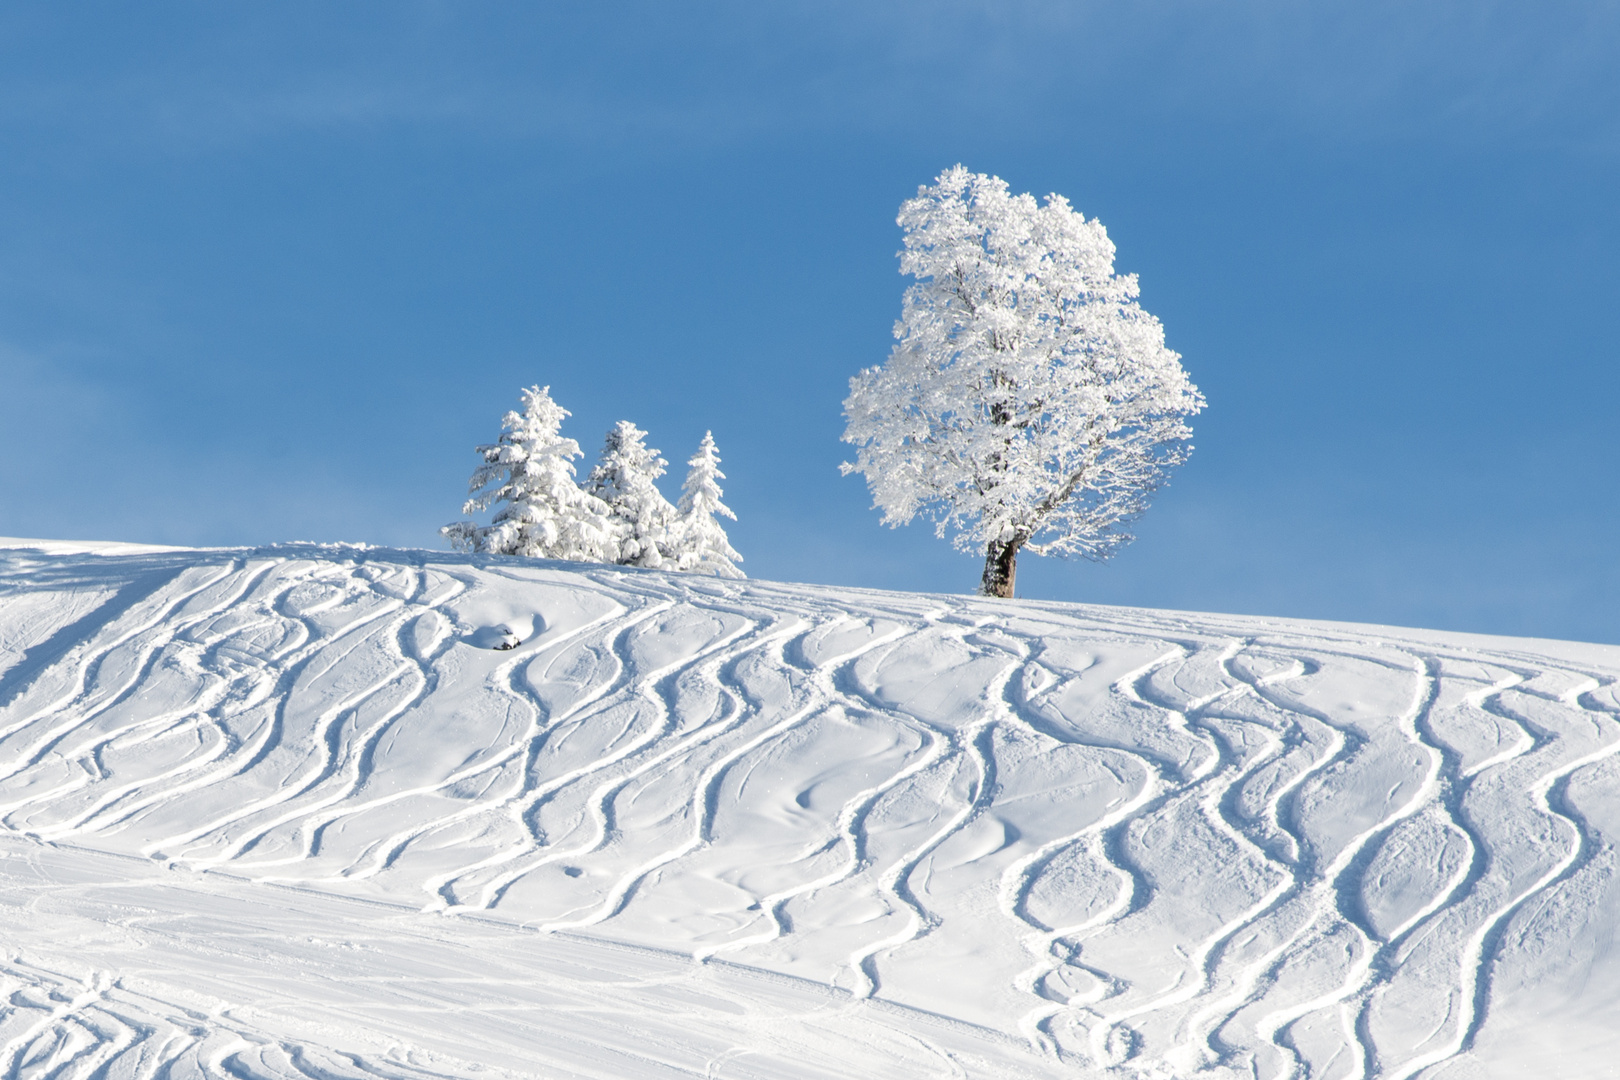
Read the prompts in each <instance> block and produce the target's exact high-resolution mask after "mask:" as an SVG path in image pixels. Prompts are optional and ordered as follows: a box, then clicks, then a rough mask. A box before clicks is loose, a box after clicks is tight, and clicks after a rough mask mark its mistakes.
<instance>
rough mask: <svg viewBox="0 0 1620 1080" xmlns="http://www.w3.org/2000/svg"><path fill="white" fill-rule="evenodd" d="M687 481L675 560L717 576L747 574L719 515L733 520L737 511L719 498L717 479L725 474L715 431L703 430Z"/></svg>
mask: <svg viewBox="0 0 1620 1080" xmlns="http://www.w3.org/2000/svg"><path fill="white" fill-rule="evenodd" d="M687 465H688V466H690V468H689V469H688V470H687V473H686V483H685V484H683V485H682V487H681V502H680V518H679V519H678V521H677V525H676V529H675V543H674V552H675V564H676V567H677V568H678V569H680V570H686V571H690V572H692V573H697V574H713V575H714V576H715V577H729V578H741V577H747V576H748V575H746V574H744V573H743V572H742V571H741V570H739V569H737V563H740V562H742V561H743V557H742V556H741V555H739V554H737V551H736V549H735V548H733V547H732V546H731V541H730V540H729V539H727V537H726V530H725V529H724V528H723V527H721V525H720V522H719V521H717V520H716V516H717V515H718V516H719V517H728V518H730V519H731V520H733V521H736V520H737V515H736V514H733V513H732V512H731V508H730V507H728V506H726V504H725V503H723V502H721V501H720V496H721V494H722V492H721V490H720V485H719V484H718V483H716V482H715V481H717V480H724V479H725V478H726V474H725V473H723V472H721V471H720V452H719V451H718V450H717V449H715V445H714V435H713V433H712V432H704V434H703V441H702V442H701V443H699V444H698V449H697V453H695V454H693V455H692V459H691V460H690V461H688V462H687Z"/></svg>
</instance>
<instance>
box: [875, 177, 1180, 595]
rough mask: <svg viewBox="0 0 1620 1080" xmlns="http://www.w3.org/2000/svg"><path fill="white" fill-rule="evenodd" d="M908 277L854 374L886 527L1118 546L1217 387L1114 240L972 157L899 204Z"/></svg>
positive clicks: (992, 572) (998, 589) (996, 544)
mask: <svg viewBox="0 0 1620 1080" xmlns="http://www.w3.org/2000/svg"><path fill="white" fill-rule="evenodd" d="M898 224H899V225H900V227H901V229H902V230H903V231H904V233H905V241H904V244H905V246H904V249H903V250H902V251H901V253H900V270H901V273H904V274H909V275H911V276H912V277H914V278H915V279H916V281H915V283H914V284H912V285H911V286H910V287H908V288H907V289H906V292H905V296H904V299H903V302H902V306H901V315H900V320H899V321H898V322H897V323H896V324H895V330H894V334H895V337H896V338H897V339H898V343H897V344H896V345H895V346H894V349H893V351H892V352H891V353H890V355H889V359H888V361H887V363H885V364H883V365H882V366H880V367H875V368H868V369H866V370H865V371H862V372H861V373H860V374H859V375H857V376H856V377H855V378H853V379H851V380H850V394H849V397H848V398H847V399H846V400H845V402H844V413H845V416H846V417H847V419H848V426H847V428H846V429H845V432H844V440H845V441H846V442H850V443H853V444H855V446H856V447H857V451H856V457H855V461H854V462H853V463H846V464H845V465H844V472H845V473H846V474H848V473H852V472H858V473H861V474H862V475H864V476H865V477H866V482H867V484H868V486H869V487H870V488H871V491H872V496H873V502H874V505H875V506H876V507H877V508H878V509H880V510H882V511H883V520H884V522H885V523H886V524H889V525H891V526H893V525H903V524H905V523H907V522H909V521H911V520H912V519H913V518H914V517H915V516H916V515H917V514H918V513H919V512H921V513H924V514H925V515H927V516H929V517H931V518H933V519H934V521H935V522H936V532H937V534H938V535H940V536H944V535H946V533H947V532H950V533H953V534H954V535H953V539H954V542H955V544H956V546H957V547H959V548H961V549H962V550H965V551H981V552H983V553H984V556H985V564H984V577H983V582H982V590H983V592H985V593H986V594H987V595H991V596H1003V597H1010V596H1012V594H1013V580H1014V574H1015V572H1016V567H1017V558H1018V553H1019V552H1020V551H1021V550H1025V549H1028V550H1030V551H1034V552H1036V553H1047V552H1051V553H1055V554H1078V555H1082V556H1085V557H1088V558H1092V559H1099V560H1100V559H1104V558H1107V557H1108V556H1109V555H1110V554H1112V553H1113V552H1114V551H1115V550H1116V549H1117V548H1118V547H1119V546H1120V545H1122V544H1124V543H1126V542H1128V541H1129V540H1130V539H1131V537H1130V536H1129V535H1128V534H1127V533H1125V532H1124V531H1123V530H1122V526H1123V525H1125V524H1126V523H1128V522H1129V521H1131V520H1132V519H1133V518H1135V517H1136V516H1137V515H1138V514H1140V513H1141V512H1142V511H1143V510H1144V509H1145V508H1146V507H1147V504H1148V499H1149V496H1150V495H1151V494H1152V492H1153V491H1154V490H1155V489H1156V488H1158V487H1159V486H1160V485H1161V484H1163V483H1164V482H1165V480H1166V478H1167V476H1168V473H1169V470H1170V469H1171V468H1173V467H1174V466H1175V465H1178V464H1180V463H1181V462H1182V461H1184V460H1185V459H1186V457H1187V455H1188V453H1189V452H1190V451H1191V449H1192V448H1191V446H1190V445H1189V444H1188V442H1187V440H1188V438H1189V437H1190V436H1191V434H1192V432H1191V429H1190V428H1189V427H1188V426H1187V417H1189V416H1191V415H1193V414H1194V413H1196V412H1198V410H1199V409H1201V408H1202V407H1203V404H1204V399H1203V397H1202V395H1200V394H1199V392H1198V389H1197V387H1195V386H1193V385H1192V383H1191V382H1189V381H1188V379H1187V373H1186V372H1185V371H1184V370H1183V369H1182V367H1181V363H1180V360H1181V358H1180V356H1179V355H1177V354H1176V353H1174V352H1171V351H1170V350H1169V349H1168V348H1166V347H1165V344H1164V328H1163V327H1162V326H1161V325H1160V324H1159V320H1158V319H1156V318H1154V317H1153V316H1152V315H1149V314H1148V313H1147V312H1145V311H1143V310H1142V308H1141V307H1140V306H1139V305H1138V304H1137V300H1136V298H1137V281H1136V277H1135V275H1132V274H1116V273H1115V272H1114V245H1113V243H1112V242H1111V241H1110V240H1109V239H1108V233H1107V232H1106V230H1104V229H1103V226H1102V224H1101V223H1100V222H1098V221H1096V220H1091V221H1087V220H1086V218H1085V217H1084V215H1082V214H1080V213H1078V212H1077V211H1075V210H1074V209H1073V208H1072V207H1070V205H1069V203H1068V201H1067V200H1066V199H1064V198H1063V197H1062V196H1060V195H1048V196H1047V197H1046V199H1045V200H1044V201H1043V202H1040V203H1037V202H1036V201H1035V199H1034V197H1033V196H1031V195H1027V194H1025V195H1011V194H1009V193H1008V188H1007V185H1006V183H1004V182H1003V181H1002V180H1000V179H998V178H996V177H993V176H986V175H984V174H983V173H970V172H968V171H967V170H966V169H964V168H963V167H962V166H960V165H958V166H956V167H955V168H952V169H948V170H946V171H945V172H943V173H941V174H940V176H939V178H938V179H937V180H936V182H935V183H934V185H933V186H932V187H922V188H920V189H918V193H917V197H916V198H914V199H909V200H907V201H906V202H905V203H904V204H903V205H902V206H901V207H900V216H899V219H898Z"/></svg>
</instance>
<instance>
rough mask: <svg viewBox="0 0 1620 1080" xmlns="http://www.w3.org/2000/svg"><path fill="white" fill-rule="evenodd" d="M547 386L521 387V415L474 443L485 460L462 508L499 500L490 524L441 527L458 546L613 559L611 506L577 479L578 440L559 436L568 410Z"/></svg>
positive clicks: (471, 508)
mask: <svg viewBox="0 0 1620 1080" xmlns="http://www.w3.org/2000/svg"><path fill="white" fill-rule="evenodd" d="M550 390H551V388H550V387H549V386H546V387H541V386H531V387H529V388H528V389H527V390H524V391H523V412H521V413H517V412H509V413H507V414H506V416H505V417H504V418H503V419H502V427H501V434H500V438H499V439H498V440H497V441H495V442H494V443H491V444H490V445H488V446H480V447H479V448H478V453H479V454H480V455H481V456H482V457H483V459H484V463H483V464H482V465H480V466H479V467H478V468H477V469H476V470H474V471H473V474H472V479H471V481H469V483H468V485H467V490H468V492H470V493H471V497H470V498H469V499H468V500H467V502H466V505H464V506H463V507H462V508H461V512H462V513H464V514H473V513H478V512H480V511H483V510H487V509H489V507H490V506H492V505H495V504H497V503H498V504H500V509H499V510H497V511H496V513H495V516H494V518H493V520H492V521H491V523H490V524H489V525H482V526H481V525H476V524H474V523H473V522H471V521H457V522H454V523H452V524H450V525H446V526H445V527H444V528H443V529H441V530H439V531H440V532H441V533H443V534H444V535H445V536H446V537H448V538H449V540H450V543H451V545H452V546H454V547H455V548H457V549H458V550H461V551H479V552H487V553H489V554H493V555H526V556H531V557H535V558H542V559H575V560H581V561H586V562H612V561H613V560H614V558H615V557H616V555H617V550H616V548H615V546H614V542H613V527H612V524H611V522H610V521H609V520H608V518H609V510H608V507H607V506H606V504H604V503H603V502H602V501H601V500H600V499H598V498H597V497H596V496H594V495H591V494H590V493H588V492H586V491H583V490H581V489H580V487H579V485H578V484H576V483H575V482H574V465H573V459H574V458H577V457H579V456H580V449H579V443H577V442H575V441H574V440H573V439H567V438H563V437H562V436H561V435H560V434H558V432H559V430H560V429H561V427H562V422H563V418H564V417H566V416H568V410H567V409H564V408H563V407H562V406H560V405H558V404H557V403H556V402H555V401H552V400H551V395H550Z"/></svg>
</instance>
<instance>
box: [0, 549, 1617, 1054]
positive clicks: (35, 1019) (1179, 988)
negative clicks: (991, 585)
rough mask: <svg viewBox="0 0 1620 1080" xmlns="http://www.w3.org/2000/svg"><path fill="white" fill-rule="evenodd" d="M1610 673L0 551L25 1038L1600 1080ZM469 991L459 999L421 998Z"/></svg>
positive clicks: (296, 553)
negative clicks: (1576, 960)
mask: <svg viewBox="0 0 1620 1080" xmlns="http://www.w3.org/2000/svg"><path fill="white" fill-rule="evenodd" d="M497 626H502V627H513V628H520V629H519V633H518V636H520V637H523V638H524V639H525V640H524V641H523V643H522V644H521V645H520V646H518V647H517V648H515V649H511V650H509V651H498V650H492V649H490V648H488V647H487V646H486V645H485V644H483V642H484V638H485V636H487V633H488V631H489V629H490V628H491V627H497ZM1617 674H1620V650H1615V649H1605V648H1602V647H1597V646H1589V647H1578V646H1558V645H1556V643H1545V642H1543V643H1533V642H1513V641H1508V640H1504V639H1481V638H1465V637H1462V636H1459V635H1443V634H1425V633H1422V632H1417V631H1392V630H1389V629H1387V628H1380V629H1379V630H1377V631H1376V634H1375V632H1374V631H1372V630H1370V629H1369V628H1361V627H1349V626H1333V625H1310V624H1279V623H1270V622H1266V621H1264V620H1259V619H1245V618H1238V617H1223V616H1212V615H1189V614H1181V613H1171V612H1153V611H1132V610H1123V609H1102V608H1089V607H1079V606H1073V605H1043V604H1034V603H1006V602H996V601H987V600H983V599H976V598H967V597H961V598H957V597H940V596H914V595H903V594H886V593H876V592H850V591H842V590H833V589H827V588H818V587H810V586H788V585H775V584H771V583H766V582H748V581H740V580H727V579H712V578H694V577H690V576H681V575H666V574H663V573H658V572H653V571H637V570H624V569H617V568H607V567H599V568H591V567H584V566H581V565H579V564H567V565H559V564H554V563H545V562H538V561H529V560H500V559H493V560H492V559H489V558H487V557H480V556H456V555H439V554H433V553H427V552H407V551H389V550H378V549H362V548H331V547H319V546H313V545H304V546H285V547H278V548H269V549H261V550H251V551H248V550H240V551H237V550H233V551H111V552H108V553H106V554H86V553H75V552H72V551H67V552H57V553H52V552H50V551H47V550H45V549H43V548H40V549H32V550H30V549H12V550H7V551H0V855H3V856H4V857H3V858H0V902H3V903H4V904H5V905H6V908H5V912H0V917H4V918H6V919H7V924H6V925H7V929H5V930H3V931H0V982H3V984H4V988H5V995H6V996H5V999H4V1001H5V1004H4V1005H3V1006H0V1075H3V1076H8V1077H11V1076H15V1077H24V1076H28V1077H33V1076H57V1075H60V1076H83V1077H91V1076H102V1075H106V1076H112V1075H119V1076H124V1075H128V1076H131V1077H135V1076H141V1077H144V1076H152V1077H156V1076H159V1075H175V1070H179V1071H180V1073H183V1074H186V1075H199V1076H207V1077H213V1076H225V1075H230V1076H239V1077H247V1076H253V1077H308V1078H312V1080H313V1078H316V1077H319V1078H320V1080H330V1078H334V1077H362V1076H369V1077H377V1076H383V1077H389V1078H394V1077H398V1078H405V1077H425V1076H450V1075H455V1076H460V1075H471V1074H472V1073H473V1072H478V1071H480V1070H486V1075H487V1070H490V1069H494V1070H496V1071H503V1072H510V1073H512V1074H514V1075H570V1076H573V1075H577V1076H604V1077H605V1076H661V1075H669V1076H686V1075H709V1076H733V1075H736V1076H743V1075H748V1076H838V1075H849V1073H850V1070H851V1069H852V1068H856V1067H858V1068H862V1069H865V1070H867V1071H871V1070H874V1069H875V1070H877V1071H879V1072H881V1073H882V1074H884V1075H893V1076H912V1075H915V1076H934V1075H941V1074H942V1072H941V1071H942V1070H943V1074H945V1075H964V1076H968V1075H971V1076H975V1077H978V1076H990V1077H995V1076H1008V1077H1012V1076H1048V1075H1050V1076H1119V1077H1135V1076H1150V1077H1151V1076H1164V1077H1211V1078H1215V1077H1237V1076H1244V1077H1250V1076H1253V1077H1268V1078H1269V1077H1313V1078H1314V1077H1332V1078H1368V1080H1370V1078H1375V1077H1376V1078H1381V1080H1406V1078H1412V1077H1440V1076H1446V1077H1465V1076H1483V1075H1495V1073H1493V1072H1492V1070H1493V1069H1497V1070H1501V1075H1513V1072H1512V1069H1513V1068H1519V1067H1520V1066H1518V1065H1514V1064H1513V1062H1515V1061H1541V1062H1543V1063H1545V1062H1546V1061H1547V1060H1549V1059H1548V1057H1547V1055H1548V1054H1549V1053H1552V1052H1556V1053H1562V1054H1564V1055H1565V1057H1564V1058H1563V1059H1560V1060H1562V1061H1563V1062H1564V1065H1565V1068H1564V1070H1563V1072H1562V1073H1561V1075H1580V1074H1581V1070H1582V1069H1583V1068H1589V1069H1590V1070H1591V1071H1596V1069H1597V1067H1598V1066H1597V1064H1596V1063H1598V1062H1602V1061H1606V1060H1607V1057H1606V1056H1605V1055H1612V1050H1613V1040H1612V1038H1611V1037H1608V1036H1607V1035H1606V1032H1607V1031H1609V1030H1612V1023H1610V1022H1609V1021H1603V1022H1602V1023H1600V1022H1599V1020H1597V1019H1594V1018H1593V1015H1594V1014H1592V1013H1591V1010H1590V1008H1588V1007H1587V1006H1586V1005H1584V1004H1583V1002H1588V1001H1590V1000H1591V996H1592V995H1596V994H1597V993H1598V991H1597V990H1594V989H1593V988H1594V987H1604V986H1608V985H1610V983H1611V981H1612V982H1613V984H1614V985H1620V965H1617V964H1615V963H1613V962H1611V961H1608V960H1607V959H1606V952H1605V950H1604V948H1603V947H1602V942H1603V941H1604V940H1606V939H1605V938H1604V937H1603V935H1604V931H1603V929H1602V922H1603V919H1602V917H1601V915H1602V913H1603V912H1605V911H1609V910H1612V908H1611V907H1610V905H1614V904H1616V902H1617V900H1616V895H1615V892H1614V889H1613V886H1612V882H1613V878H1614V858H1613V844H1612V841H1611V840H1610V839H1609V834H1610V832H1612V831H1613V830H1614V829H1616V828H1620V765H1617V761H1616V759H1617V758H1620V701H1617V698H1616V689H1615V688H1616V676H1617ZM47 886H49V887H48V888H47ZM267 890H268V891H267ZM271 898H273V899H271ZM129 912H135V913H136V914H133V915H131V914H129ZM154 912H156V913H159V914H156V915H154V914H152V913H154ZM228 913H231V918H232V920H233V921H231V922H230V923H229V925H230V926H232V927H233V928H238V929H233V930H232V931H230V934H227V935H226V937H228V938H229V937H230V935H231V934H235V933H238V932H240V933H243V934H246V935H247V936H248V937H249V938H251V941H252V942H253V944H252V946H251V948H248V947H244V951H241V952H240V953H238V952H234V951H233V950H232V949H231V948H223V949H222V947H221V946H219V944H218V941H219V940H220V939H219V933H220V931H219V930H218V927H219V926H221V925H226V923H225V921H224V920H225V918H226V915H227V914H228ZM10 916H15V917H14V918H12V917H10ZM211 920H212V921H211ZM64 926H66V927H68V929H67V930H66V931H64V930H62V929H61V928H62V927H64ZM210 926H213V927H214V929H212V930H210V929H208V928H209V927H210ZM242 927H249V928H252V929H247V930H241V929H240V928H242ZM340 939H341V940H340ZM231 940H235V939H234V938H231ZM316 942H318V943H320V944H319V945H316V944H311V943H316ZM1572 955H1573V956H1589V957H1592V958H1593V959H1591V960H1590V961H1589V962H1587V964H1586V966H1585V967H1584V968H1583V969H1582V970H1580V971H1578V972H1573V973H1572V972H1570V971H1569V970H1568V968H1569V962H1568V959H1567V958H1568V957H1569V956H1572ZM423 957H430V958H432V963H431V964H428V963H427V962H426V961H424V960H422V958H423ZM457 963H460V964H463V965H464V967H465V969H466V970H467V971H473V972H476V971H480V970H485V971H494V970H496V969H499V971H500V972H501V973H502V974H501V975H500V976H499V977H498V978H497V977H496V976H494V975H484V976H478V977H473V976H471V975H469V976H467V977H461V976H457V977H455V978H452V977H450V976H449V975H443V976H442V977H441V976H440V975H435V974H433V973H434V972H449V971H451V970H452V969H455V970H461V969H457V968H456V964H457ZM434 965H437V966H434ZM310 971H318V972H321V973H323V975H324V976H325V977H326V979H327V982H328V983H329V984H330V985H329V988H325V989H323V988H322V987H312V985H311V984H310V982H309V978H308V973H309V972H310ZM199 973H200V974H199ZM603 973H607V974H603ZM424 980H425V982H424ZM419 984H421V985H425V986H431V987H433V988H434V989H433V990H432V991H431V992H428V991H427V990H418V989H416V987H417V986H418V985H419ZM322 986H323V987H324V986H327V984H326V983H323V984H322ZM357 987H359V988H361V989H356V988H357ZM407 987H409V988H410V989H407ZM469 987H471V989H469ZM497 987H499V993H498V994H497V995H496V996H495V997H494V998H489V997H487V995H489V994H495V993H496V988H497ZM540 987H544V988H545V989H540ZM248 988H255V989H248ZM553 991H554V992H555V993H556V995H557V997H556V998H555V999H553V998H549V997H547V996H546V995H547V994H549V993H552V992H553ZM311 995H313V996H311ZM323 995H324V996H323ZM466 995H471V996H472V998H475V999H477V1000H470V999H469V1000H467V1001H462V998H463V996H466ZM407 999H408V1000H409V1001H410V1002H412V1004H411V1005H409V1007H407V1006H406V1005H403V1004H400V1002H402V1001H405V1000H407ZM1610 999H1611V1000H1612V995H1611V998H1610ZM446 1001H456V1002H461V1004H457V1005H455V1006H454V1009H453V1010H452V1011H453V1014H454V1015H455V1016H457V1017H458V1018H459V1019H458V1020H457V1021H456V1025H460V1028H461V1029H464V1033H463V1034H455V1033H453V1032H450V1031H449V1029H446V1031H444V1032H440V1033H438V1034H432V1033H431V1032H428V1031H425V1030H424V1028H423V1025H422V1024H421V1023H420V1021H419V1020H417V1019H415V1017H416V1016H417V1015H418V1013H416V1012H412V1010H413V1009H414V1010H421V1009H429V1010H430V1011H432V1010H440V1009H447V1008H450V1006H447V1005H445V1004H444V1002H446ZM480 1001H481V1002H482V1004H480V1003H479V1002H480ZM494 1002H499V1004H495V1003H494ZM559 1002H569V1003H571V1004H569V1005H567V1006H563V1005H559V1004H558V1003H559ZM582 1002H583V1003H586V1004H580V1003H582ZM1549 1003H1554V1004H1557V1005H1559V1008H1561V1009H1562V1013H1561V1015H1567V1016H1568V1017H1569V1018H1570V1019H1569V1020H1568V1026H1567V1027H1566V1028H1562V1029H1558V1030H1557V1031H1553V1032H1551V1033H1549V1034H1547V1035H1546V1036H1545V1037H1544V1038H1543V1039H1542V1041H1541V1042H1540V1043H1536V1044H1535V1045H1529V1044H1527V1043H1526V1042H1525V1038H1526V1036H1525V1031H1526V1030H1527V1026H1528V1025H1531V1024H1532V1023H1536V1024H1540V1025H1542V1026H1543V1027H1545V1026H1546V1023H1547V1022H1546V1019H1545V1017H1546V1015H1547V1010H1548V1008H1549ZM1559 1003H1561V1004H1559ZM577 1009H583V1010H585V1012H586V1013H588V1014H589V1016H590V1017H591V1021H590V1023H583V1022H568V1023H564V1021H563V1020H561V1019H559V1017H566V1016H571V1015H574V1014H573V1013H572V1012H570V1011H569V1010H577ZM495 1017H499V1018H500V1023H501V1024H502V1025H505V1026H504V1027H501V1028H499V1029H498V1030H496V1029H493V1028H491V1026H490V1025H492V1024H494V1023H495V1020H494V1019H492V1018H495ZM1611 1019H1612V1018H1611ZM481 1024H482V1025H484V1026H483V1027H480V1026H479V1025H481ZM547 1025H551V1026H549V1027H548V1026H547ZM593 1025H594V1026H593ZM452 1026H454V1025H452ZM1554 1027H1557V1025H1554ZM542 1031H543V1032H545V1033H546V1035H545V1038H544V1039H541V1042H540V1044H539V1046H537V1044H536V1042H535V1041H534V1040H535V1039H539V1038H540V1036H539V1035H537V1034H536V1033H537V1032H542ZM525 1033H527V1034H525ZM520 1036H522V1037H520ZM530 1036H532V1038H531V1037H530ZM1605 1040H1607V1042H1606V1041H1605ZM540 1046H543V1049H542V1048H539V1047H540ZM1516 1047H1517V1049H1516ZM1550 1047H1555V1048H1556V1051H1554V1050H1550V1049H1549V1048H1550ZM1516 1053H1517V1054H1521V1055H1523V1056H1522V1057H1521V1058H1515V1057H1514V1055H1515V1054H1516ZM1571 1055H1573V1056H1571ZM1583 1055H1584V1056H1583Z"/></svg>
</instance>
